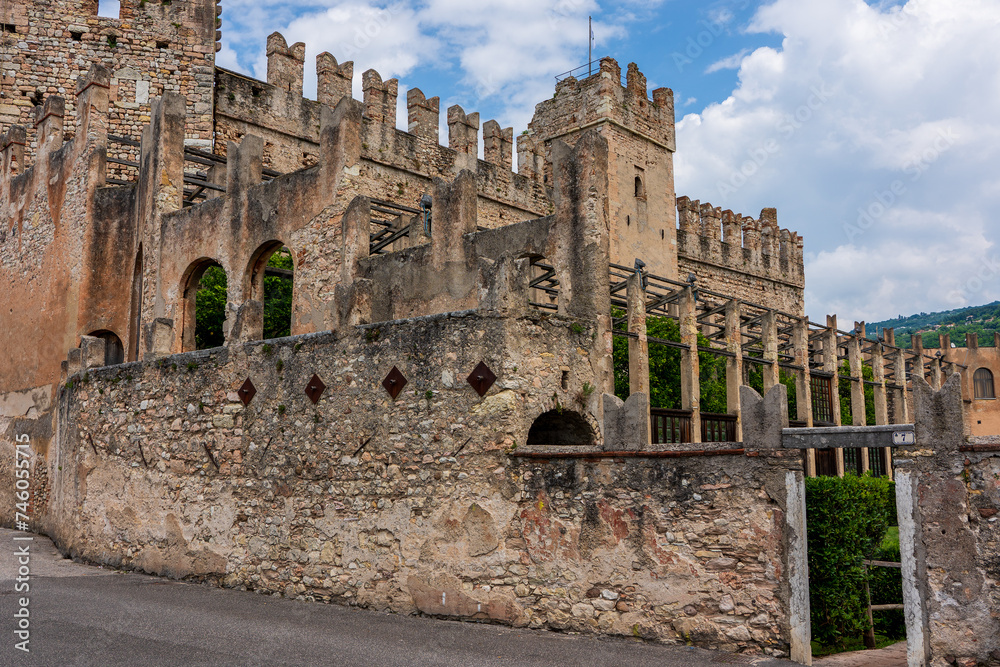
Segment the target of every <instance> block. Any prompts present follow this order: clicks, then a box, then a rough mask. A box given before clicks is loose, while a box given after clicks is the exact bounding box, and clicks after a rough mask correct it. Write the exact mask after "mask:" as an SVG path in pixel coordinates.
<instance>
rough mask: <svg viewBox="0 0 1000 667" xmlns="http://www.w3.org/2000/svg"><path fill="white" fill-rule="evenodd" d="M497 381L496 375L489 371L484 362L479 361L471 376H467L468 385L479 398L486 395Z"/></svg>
mask: <svg viewBox="0 0 1000 667" xmlns="http://www.w3.org/2000/svg"><path fill="white" fill-rule="evenodd" d="M496 381H497V376H496V374H495V373H494V372H493V371H491V370H490V367H489V366H487V365H486V362H485V361H480V362H479V365H478V366H476V368H475V370H474V371H472V375H470V376H469V384H471V385H472V388H473V389H475V390H476V393H477V394H479V395H480V396H481V397H482V396H485V395H486V392H488V391H489V390H490V387H492V386H493V383H494V382H496Z"/></svg>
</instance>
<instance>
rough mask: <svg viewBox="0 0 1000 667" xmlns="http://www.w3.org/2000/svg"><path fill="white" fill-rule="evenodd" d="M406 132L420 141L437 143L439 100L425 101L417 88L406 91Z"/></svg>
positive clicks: (434, 98) (439, 112) (439, 114)
mask: <svg viewBox="0 0 1000 667" xmlns="http://www.w3.org/2000/svg"><path fill="white" fill-rule="evenodd" d="M406 114H407V123H408V124H407V130H408V131H409V132H410V134H414V135H416V136H418V137H420V138H422V139H427V140H428V141H431V142H434V143H435V144H436V143H438V121H439V120H440V118H441V98H440V97H432V98H430V99H427V98H426V97H424V94H423V92H422V91H421V90H420V89H419V88H410V89H409V90H408V91H406Z"/></svg>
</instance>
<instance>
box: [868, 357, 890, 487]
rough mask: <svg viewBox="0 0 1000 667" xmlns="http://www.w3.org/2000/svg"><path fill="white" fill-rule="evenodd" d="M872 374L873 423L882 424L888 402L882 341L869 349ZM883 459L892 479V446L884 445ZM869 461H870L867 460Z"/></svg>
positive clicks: (886, 422) (885, 417)
mask: <svg viewBox="0 0 1000 667" xmlns="http://www.w3.org/2000/svg"><path fill="white" fill-rule="evenodd" d="M871 364H872V375H873V380H874V381H875V383H876V384H875V386H874V387H873V388H872V389H873V391H874V395H875V424H876V425H882V424H888V423H889V402H888V400H887V398H886V388H885V353H884V350H883V348H882V343H878V342H877V343H875V344H874V345H873V346H872V351H871ZM882 458H883V459H884V460H885V474H886V476H887V477H888V478H889V479H892V448H891V447H886V448H885V449H884V450H883V452H882ZM869 463H871V462H870V461H869Z"/></svg>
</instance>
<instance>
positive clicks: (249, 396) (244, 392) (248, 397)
mask: <svg viewBox="0 0 1000 667" xmlns="http://www.w3.org/2000/svg"><path fill="white" fill-rule="evenodd" d="M236 393H237V394H239V396H240V400H241V401H243V405H244V406H247V405H250V401H252V400H253V397H254V396H256V395H257V387H255V386H253V382H251V381H250V378H247V381H246V382H244V383H243V386H242V387H240V389H239V391H237V392H236Z"/></svg>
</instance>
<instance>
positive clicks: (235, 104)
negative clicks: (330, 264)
mask: <svg viewBox="0 0 1000 667" xmlns="http://www.w3.org/2000/svg"><path fill="white" fill-rule="evenodd" d="M295 48H296V47H295V46H293V47H291V49H290V48H289V47H287V45H286V43H285V40H284V38H283V37H282V36H281V35H280V34H278V33H273V34H272V35H271V36H270V37H269V38H268V53H269V56H268V58H269V60H268V62H269V66H268V81H267V82H262V81H257V80H255V79H250V78H248V77H245V76H242V75H239V74H236V73H233V72H229V71H226V70H223V69H221V68H220V69H217V70H216V88H215V106H216V113H215V133H216V139H217V141H216V153H217V154H220V155H225V152H226V146H225V142H226V141H237V142H238V141H241V140H242V138H243V137H244V136H246V135H248V134H253V135H256V136H260V137H262V138H263V139H264V165H265V166H266V167H269V168H272V169H275V170H277V171H280V172H283V173H288V172H291V171H295V170H297V169H301V168H304V167H309V166H312V165H314V164H316V163H317V159H318V153H317V149H318V143H317V142H318V132H319V114H320V108H321V107H322V105H328V106H336V104H337V103H339V102H340V100H341V99H343V98H344V97H350V95H351V81H352V78H353V75H354V63H351V62H346V63H338V62H337V60H336V58H334V57H333V56H332V55H330V54H329V53H322V54H320V55H319V56H318V57H317V59H316V68H317V76H318V79H319V82H318V97H319V101H312V100H308V99H305V98H303V97H302V93H301V79H302V70H303V67H304V65H303V61H302V60H301V59H299V58H297V57H296V56H294V55H290V54H291V53H292V52H293V51H294V50H295ZM296 82H297V83H296ZM362 90H363V92H364V98H363V103H362V104H363V108H364V112H363V121H362V127H363V129H362V132H363V136H362V164H361V170H362V174H361V175H362V178H361V181H360V182H362V183H363V184H364V188H363V189H362V194H365V195H366V196H369V197H372V198H375V199H381V200H388V201H393V202H396V203H400V204H404V205H407V206H410V207H413V208H416V207H417V206H418V204H419V201H420V198H421V196H422V195H424V194H429V193H430V192H432V190H433V179H435V178H445V179H449V180H450V179H452V178H454V177H455V176H457V175H458V174H459V173H460V172H461V171H462V170H465V169H467V170H469V171H471V172H473V173H474V174H476V179H477V190H478V192H479V200H480V201H479V209H480V222H479V224H480V226H482V227H487V228H493V227H498V226H501V225H505V224H510V223H512V222H519V221H521V220H529V219H532V218H536V217H539V216H542V215H547V214H549V213H551V212H552V203H551V196H550V193H549V192H547V189H546V187H544V186H543V184H542V183H541V175H540V174H539V175H538V176H537V177H535V178H532V177H527V176H525V175H522V174H518V173H515V172H514V171H513V170H512V164H513V129H512V128H506V129H500V128H499V125H498V124H497V123H496V122H495V121H490V122H487V123H486V125H485V126H484V128H483V129H484V131H487V132H489V133H490V134H489V137H490V138H489V142H490V146H491V148H490V150H489V151H488V152H487V153H486V155H485V159H484V160H480V159H478V151H479V129H480V127H479V126H480V123H479V115H478V114H474V113H473V114H466V113H465V112H464V110H462V109H461V107H458V106H454V107H452V108H450V109H448V111H447V114H448V127H449V137H448V145H447V146H442V145H440V144H439V143H438V122H439V116H440V102H439V99H438V98H431V99H429V100H428V99H427V98H425V97H424V94H423V93H422V92H421V91H420V90H419V89H410V90H409V91H408V92H407V107H408V109H409V111H408V123H409V130H410V131H409V132H404V131H402V130H399V129H397V127H396V122H397V119H396V101H397V96H398V81H396V80H395V79H389V80H387V81H383V80H382V77H381V76H380V75H379V73H378V72H376V71H375V70H368V71H366V72H364V73H363V74H362ZM494 126H496V127H495V128H494Z"/></svg>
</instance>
